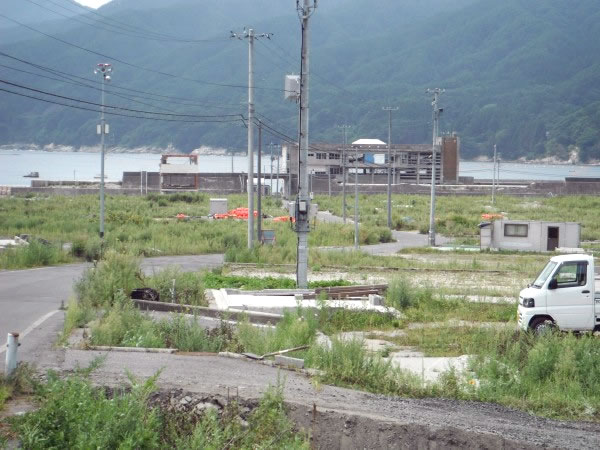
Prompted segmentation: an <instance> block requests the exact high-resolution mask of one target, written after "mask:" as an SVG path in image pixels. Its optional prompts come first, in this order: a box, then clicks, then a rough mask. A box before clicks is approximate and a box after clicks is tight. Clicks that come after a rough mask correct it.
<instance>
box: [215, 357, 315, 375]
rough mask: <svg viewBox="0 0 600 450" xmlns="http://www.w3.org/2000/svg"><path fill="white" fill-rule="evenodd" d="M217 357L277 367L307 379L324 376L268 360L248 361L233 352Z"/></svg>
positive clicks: (312, 370) (310, 370) (248, 359)
mask: <svg viewBox="0 0 600 450" xmlns="http://www.w3.org/2000/svg"><path fill="white" fill-rule="evenodd" d="M218 356H220V357H222V358H230V359H241V360H244V361H248V362H253V363H256V364H262V365H263V366H269V367H277V368H279V369H283V370H290V371H292V372H296V373H301V374H304V375H306V376H307V377H316V376H320V375H325V372H324V371H322V370H319V369H310V368H309V369H299V368H297V367H294V366H288V365H279V364H275V361H271V360H268V359H265V360H262V361H261V360H257V359H250V358H248V357H246V356H244V355H242V354H240V353H233V352H219V353H218Z"/></svg>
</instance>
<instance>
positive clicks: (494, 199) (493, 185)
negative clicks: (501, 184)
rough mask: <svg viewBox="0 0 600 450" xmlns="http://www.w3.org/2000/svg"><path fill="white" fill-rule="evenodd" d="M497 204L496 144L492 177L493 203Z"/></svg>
mask: <svg viewBox="0 0 600 450" xmlns="http://www.w3.org/2000/svg"><path fill="white" fill-rule="evenodd" d="M495 204H496V144H494V175H493V177H492V205H495Z"/></svg>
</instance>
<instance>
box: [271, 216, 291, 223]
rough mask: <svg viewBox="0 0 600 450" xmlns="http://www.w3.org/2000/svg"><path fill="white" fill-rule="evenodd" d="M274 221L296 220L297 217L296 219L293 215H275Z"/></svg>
mask: <svg viewBox="0 0 600 450" xmlns="http://www.w3.org/2000/svg"><path fill="white" fill-rule="evenodd" d="M273 222H292V223H294V222H296V219H294V218H293V217H292V216H280V217H273Z"/></svg>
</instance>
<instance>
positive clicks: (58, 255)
mask: <svg viewBox="0 0 600 450" xmlns="http://www.w3.org/2000/svg"><path fill="white" fill-rule="evenodd" d="M71 260H72V259H71V257H70V255H69V254H67V253H66V252H64V251H63V250H62V248H59V247H58V246H56V245H48V244H44V243H42V242H39V241H37V240H32V241H31V242H30V243H29V245H24V246H22V247H17V248H9V249H8V250H5V251H3V252H2V253H0V269H21V268H25V267H37V266H49V265H53V264H61V263H66V262H70V261H71Z"/></svg>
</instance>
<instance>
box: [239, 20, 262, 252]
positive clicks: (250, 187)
mask: <svg viewBox="0 0 600 450" xmlns="http://www.w3.org/2000/svg"><path fill="white" fill-rule="evenodd" d="M271 35H272V33H263V34H258V35H257V34H254V30H253V29H252V28H249V29H248V30H246V29H244V32H243V33H241V34H238V33H234V32H233V31H232V32H231V38H235V39H240V40H242V39H248V183H247V184H248V248H252V247H253V246H254V40H255V39H258V38H263V37H266V38H267V39H271Z"/></svg>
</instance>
